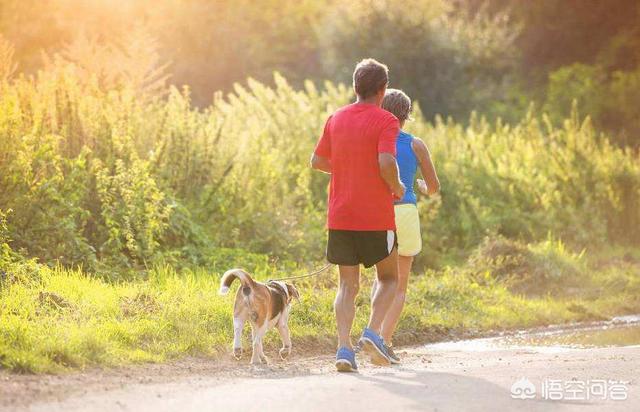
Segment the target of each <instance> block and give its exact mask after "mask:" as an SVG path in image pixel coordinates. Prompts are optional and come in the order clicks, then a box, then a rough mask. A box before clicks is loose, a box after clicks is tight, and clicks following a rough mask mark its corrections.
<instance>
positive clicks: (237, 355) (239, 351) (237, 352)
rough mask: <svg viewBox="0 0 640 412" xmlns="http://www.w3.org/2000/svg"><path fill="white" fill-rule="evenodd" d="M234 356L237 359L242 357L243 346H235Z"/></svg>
mask: <svg viewBox="0 0 640 412" xmlns="http://www.w3.org/2000/svg"><path fill="white" fill-rule="evenodd" d="M233 357H234V358H236V360H240V359H242V348H233Z"/></svg>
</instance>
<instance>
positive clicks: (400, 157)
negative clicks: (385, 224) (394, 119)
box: [395, 130, 418, 205]
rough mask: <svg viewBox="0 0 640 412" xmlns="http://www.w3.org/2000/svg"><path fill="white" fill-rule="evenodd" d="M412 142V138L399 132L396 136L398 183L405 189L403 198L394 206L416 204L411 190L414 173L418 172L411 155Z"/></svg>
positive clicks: (416, 164)
mask: <svg viewBox="0 0 640 412" xmlns="http://www.w3.org/2000/svg"><path fill="white" fill-rule="evenodd" d="M411 142H413V136H411V135H410V134H409V133H406V132H404V131H402V130H400V134H398V140H397V141H396V161H397V162H398V168H399V169H400V181H401V182H402V184H403V185H404V187H406V188H407V191H406V192H404V197H403V198H402V199H400V200H397V201H396V202H395V204H397V205H398V204H402V203H413V204H414V205H415V204H416V203H417V198H416V192H415V191H414V190H413V182H414V180H415V178H416V172H417V170H418V158H416V155H415V153H413V148H412V147H411Z"/></svg>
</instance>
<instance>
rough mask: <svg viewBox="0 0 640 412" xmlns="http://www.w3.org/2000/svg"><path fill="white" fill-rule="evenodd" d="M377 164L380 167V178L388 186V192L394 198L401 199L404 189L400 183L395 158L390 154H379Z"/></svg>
mask: <svg viewBox="0 0 640 412" xmlns="http://www.w3.org/2000/svg"><path fill="white" fill-rule="evenodd" d="M378 164H379V165H380V176H381V177H382V179H383V180H384V181H385V183H386V184H387V186H389V190H391V192H392V193H393V195H394V196H395V197H397V198H398V199H402V198H403V197H404V192H405V190H406V188H405V187H404V185H403V184H402V182H401V181H400V174H399V172H398V163H396V158H395V157H394V156H393V155H392V154H390V153H379V154H378Z"/></svg>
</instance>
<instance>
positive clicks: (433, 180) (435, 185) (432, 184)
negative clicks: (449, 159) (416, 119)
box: [411, 137, 440, 195]
mask: <svg viewBox="0 0 640 412" xmlns="http://www.w3.org/2000/svg"><path fill="white" fill-rule="evenodd" d="M411 148H412V149H413V153H415V155H416V158H417V159H418V163H419V164H420V172H421V173H422V177H424V180H425V181H426V183H427V188H426V191H425V190H424V188H420V191H421V192H422V193H424V194H425V195H434V194H436V193H438V191H439V190H440V181H439V180H438V175H437V174H436V169H435V167H434V166H433V162H432V161H431V153H429V149H428V148H427V145H426V144H425V143H424V142H423V141H422V140H421V139H419V138H417V137H414V138H413V141H412V142H411ZM418 187H420V185H418Z"/></svg>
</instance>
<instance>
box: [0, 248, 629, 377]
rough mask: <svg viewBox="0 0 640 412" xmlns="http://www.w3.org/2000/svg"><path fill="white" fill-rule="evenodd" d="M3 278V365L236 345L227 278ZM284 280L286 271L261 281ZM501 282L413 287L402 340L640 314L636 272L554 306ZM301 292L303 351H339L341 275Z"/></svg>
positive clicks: (40, 367)
mask: <svg viewBox="0 0 640 412" xmlns="http://www.w3.org/2000/svg"><path fill="white" fill-rule="evenodd" d="M542 247H543V248H544V247H546V246H542ZM535 248H537V247H536V246H534V249H535ZM0 269H3V270H4V271H6V272H4V271H3V272H2V273H5V276H4V277H3V279H1V280H0V318H2V322H1V323H0V368H3V369H8V370H10V371H14V372H60V371H63V370H65V369H72V368H86V367H90V366H95V365H123V364H130V363H139V362H159V361H165V360H169V359H173V358H177V357H180V356H185V355H191V356H221V355H222V354H223V353H225V352H226V351H227V350H228V348H230V346H229V345H230V343H231V336H232V334H233V332H232V331H233V329H232V319H231V317H232V304H233V299H232V297H229V296H227V297H225V298H221V297H219V296H218V295H217V290H218V286H219V285H218V279H219V276H220V272H215V273H212V272H209V271H205V270H195V271H193V270H185V271H182V272H177V271H175V270H173V269H172V268H171V267H168V266H164V267H156V268H153V269H152V270H151V271H150V274H149V279H148V280H145V281H132V282H118V283H108V282H105V281H102V280H99V279H96V278H94V277H92V276H89V275H87V274H86V273H83V272H82V271H80V270H66V269H63V268H60V267H56V268H47V267H45V266H41V265H38V264H36V263H35V262H21V263H12V264H3V265H2V267H0ZM296 273H299V272H297V271H296V272H293V274H296ZM274 274H275V275H276V276H278V277H279V276H282V275H284V274H285V273H283V272H276V273H273V272H270V273H268V272H258V273H257V276H258V277H259V278H265V277H266V276H267V275H269V276H273V275H274ZM287 274H289V273H287ZM370 279H371V274H368V275H367V276H366V277H365V278H364V279H363V280H364V282H365V286H367V287H368V286H370V284H371V282H370ZM496 279H497V278H496V277H491V276H488V277H486V278H484V279H482V278H478V277H475V278H474V277H471V276H469V275H468V274H467V273H466V272H464V271H457V270H451V269H446V270H444V271H443V272H440V273H433V272H429V273H427V274H425V275H423V276H417V277H414V278H412V281H411V285H410V287H409V295H408V299H407V305H406V307H405V311H404V316H403V318H402V320H401V322H400V324H399V329H398V333H397V335H396V339H395V343H396V344H398V345H402V344H407V343H413V342H416V341H418V340H421V341H424V340H425V339H426V340H428V341H433V340H438V339H442V338H443V337H445V336H451V333H456V332H457V331H459V330H460V329H464V330H465V331H466V332H465V333H467V335H468V334H472V335H473V334H477V333H479V332H480V333H482V332H485V331H488V330H495V329H511V328H522V327H531V326H540V325H546V324H549V323H560V322H569V321H580V320H587V319H599V318H603V317H606V316H610V315H612V314H620V313H631V312H633V313H637V311H638V310H640V300H638V290H640V289H639V288H640V279H639V278H638V271H637V268H636V269H631V268H630V270H628V271H620V270H616V271H610V272H606V271H605V272H597V271H596V272H595V273H594V275H593V279H592V281H591V282H587V283H585V284H583V286H582V288H581V292H582V293H581V294H578V295H576V294H571V295H570V296H566V297H565V296H562V294H558V293H556V296H555V297H553V298H551V297H548V296H547V297H527V298H525V297H522V296H518V295H516V294H513V293H511V292H510V291H509V290H508V289H507V288H506V287H505V286H504V284H502V283H501V282H498V281H496ZM326 281H328V282H329V283H328V284H327V285H325V284H323V282H326ZM297 286H298V288H299V290H300V291H301V294H302V296H301V301H300V303H297V304H295V305H294V307H293V315H292V317H291V320H290V326H291V332H292V338H293V341H294V346H293V347H294V353H301V352H296V351H300V350H301V349H300V348H301V347H305V345H309V344H313V345H314V346H315V347H316V348H317V349H319V348H322V349H326V350H328V351H330V350H331V348H333V339H332V338H333V336H334V335H335V325H334V319H333V316H332V310H331V308H332V302H333V294H332V293H329V289H328V287H331V288H332V287H333V286H335V274H332V273H329V274H328V275H327V276H326V277H325V278H324V279H320V278H319V279H314V280H304V281H302V282H298V283H297ZM547 286H548V288H549V289H548V290H550V289H551V288H553V287H554V286H553V284H548V285H547ZM368 305H369V302H368V293H366V292H365V291H364V288H363V291H362V292H361V296H360V297H359V298H358V300H357V306H358V310H357V316H356V326H355V328H354V334H357V333H358V331H359V330H361V328H363V327H364V326H365V325H366V321H367V318H368V313H367V312H368V311H367V310H365V307H368ZM52 324H55V325H56V327H54V328H52V327H51V325H52ZM247 329H248V327H247ZM245 333H246V335H248V330H245ZM247 342H248V336H246V337H245V345H247ZM279 345H280V341H279V339H278V337H277V333H275V332H270V333H269V334H268V335H267V353H275V350H276V347H279ZM273 356H277V355H273Z"/></svg>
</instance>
